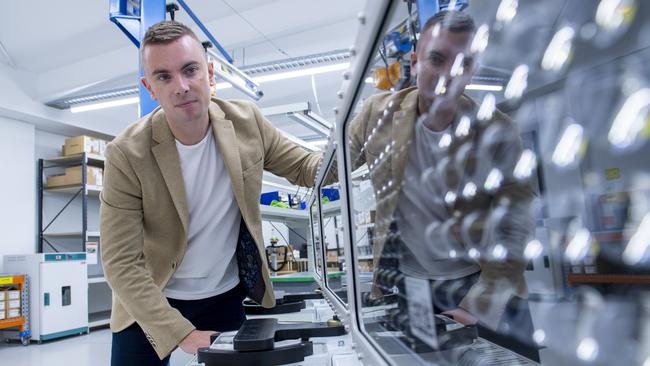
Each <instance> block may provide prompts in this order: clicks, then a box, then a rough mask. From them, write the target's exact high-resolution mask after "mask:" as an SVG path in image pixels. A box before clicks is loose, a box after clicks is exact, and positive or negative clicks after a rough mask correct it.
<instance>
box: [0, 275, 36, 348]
mask: <svg viewBox="0 0 650 366" xmlns="http://www.w3.org/2000/svg"><path fill="white" fill-rule="evenodd" d="M3 290H18V291H20V316H19V317H13V318H5V319H1V320H0V330H5V329H8V328H16V327H17V328H18V336H19V337H20V342H21V343H22V344H23V346H26V345H28V344H29V339H30V337H31V331H30V328H29V324H30V323H29V315H30V314H29V278H28V276H27V275H24V274H15V275H10V274H0V291H3ZM0 311H5V310H4V309H3V310H0Z"/></svg>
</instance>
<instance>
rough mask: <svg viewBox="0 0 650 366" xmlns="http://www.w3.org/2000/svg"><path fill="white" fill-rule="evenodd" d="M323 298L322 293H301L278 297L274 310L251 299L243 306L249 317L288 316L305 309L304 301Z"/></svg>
mask: <svg viewBox="0 0 650 366" xmlns="http://www.w3.org/2000/svg"><path fill="white" fill-rule="evenodd" d="M322 298H323V294H322V293H320V292H299V293H293V294H286V295H284V296H282V297H278V298H277V299H276V301H275V306H274V307H272V308H264V307H262V306H261V305H259V304H258V303H256V302H254V301H253V300H249V299H246V300H244V302H243V305H244V311H246V314H249V315H260V314H264V315H272V314H287V313H295V312H298V311H300V310H302V309H304V308H305V302H304V300H318V299H322Z"/></svg>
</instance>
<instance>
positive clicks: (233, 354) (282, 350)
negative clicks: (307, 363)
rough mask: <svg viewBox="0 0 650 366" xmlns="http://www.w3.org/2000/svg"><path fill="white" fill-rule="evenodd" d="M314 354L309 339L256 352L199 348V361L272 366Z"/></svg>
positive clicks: (231, 365) (230, 365)
mask: <svg viewBox="0 0 650 366" xmlns="http://www.w3.org/2000/svg"><path fill="white" fill-rule="evenodd" d="M312 354H314V349H313V345H312V343H311V342H309V341H303V342H300V343H299V344H292V345H288V346H283V347H277V348H274V349H270V350H264V351H256V352H240V351H231V350H219V349H212V348H209V347H204V348H199V350H198V353H197V361H198V362H199V363H203V364H205V366H271V365H284V364H288V363H294V362H300V361H303V360H304V359H305V357H307V356H311V355H312Z"/></svg>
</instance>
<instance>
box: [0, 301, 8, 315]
mask: <svg viewBox="0 0 650 366" xmlns="http://www.w3.org/2000/svg"><path fill="white" fill-rule="evenodd" d="M6 304H7V302H6V301H4V300H0V313H4V312H5V308H6V307H7V305H6Z"/></svg>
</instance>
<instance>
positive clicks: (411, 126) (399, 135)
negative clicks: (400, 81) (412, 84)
mask: <svg viewBox="0 0 650 366" xmlns="http://www.w3.org/2000/svg"><path fill="white" fill-rule="evenodd" d="M417 102H418V91H417V88H415V89H414V90H413V91H411V92H410V93H408V94H407V95H406V96H405V97H404V99H403V100H402V103H400V109H399V111H397V112H395V115H394V116H393V131H392V134H393V139H394V140H395V145H394V150H393V154H392V156H393V157H392V159H391V173H392V175H393V179H394V180H395V183H396V187H400V186H401V183H402V179H403V178H404V170H405V169H406V162H407V160H408V156H409V148H408V147H409V146H410V145H411V143H412V142H413V141H412V140H413V134H414V131H415V118H416V116H417ZM402 148H404V149H403V150H402Z"/></svg>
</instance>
